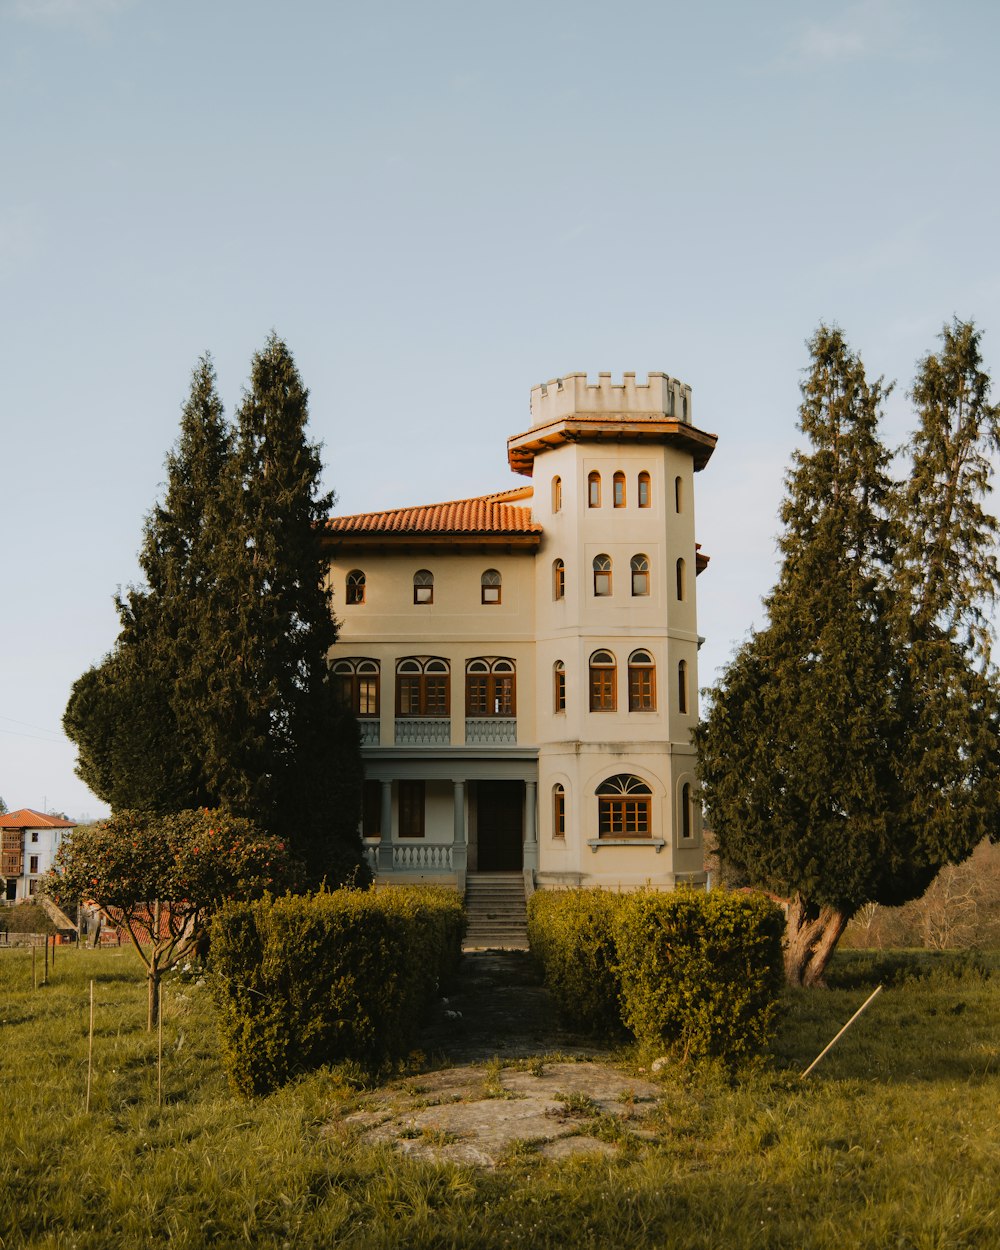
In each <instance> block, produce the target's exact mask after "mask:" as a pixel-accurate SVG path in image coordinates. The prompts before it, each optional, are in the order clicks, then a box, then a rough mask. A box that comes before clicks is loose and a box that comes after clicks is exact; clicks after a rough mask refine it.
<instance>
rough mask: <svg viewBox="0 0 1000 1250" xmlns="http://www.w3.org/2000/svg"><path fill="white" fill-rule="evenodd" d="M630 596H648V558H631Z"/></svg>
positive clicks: (641, 556) (640, 556) (639, 556)
mask: <svg viewBox="0 0 1000 1250" xmlns="http://www.w3.org/2000/svg"><path fill="white" fill-rule="evenodd" d="M632 594H633V595H648V594H649V557H648V556H644V555H641V554H640V555H637V556H633V557H632Z"/></svg>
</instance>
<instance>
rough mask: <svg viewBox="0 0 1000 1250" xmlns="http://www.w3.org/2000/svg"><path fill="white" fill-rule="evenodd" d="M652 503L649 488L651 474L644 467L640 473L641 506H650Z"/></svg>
mask: <svg viewBox="0 0 1000 1250" xmlns="http://www.w3.org/2000/svg"><path fill="white" fill-rule="evenodd" d="M649 505H650V490H649V474H648V473H647V472H646V471H645V469H643V471H642V472H641V473H640V474H639V507H640V508H648V507H649Z"/></svg>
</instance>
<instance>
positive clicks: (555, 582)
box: [552, 560, 566, 599]
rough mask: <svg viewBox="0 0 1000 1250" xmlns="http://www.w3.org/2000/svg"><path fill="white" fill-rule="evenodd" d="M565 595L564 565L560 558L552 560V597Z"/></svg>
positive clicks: (561, 597) (556, 597) (558, 597)
mask: <svg viewBox="0 0 1000 1250" xmlns="http://www.w3.org/2000/svg"><path fill="white" fill-rule="evenodd" d="M565 597H566V565H565V563H564V562H563V561H562V560H553V561H552V598H553V599H565Z"/></svg>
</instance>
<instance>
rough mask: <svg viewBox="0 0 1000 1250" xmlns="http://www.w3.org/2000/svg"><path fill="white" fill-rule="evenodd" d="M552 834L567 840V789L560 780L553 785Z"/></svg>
mask: <svg viewBox="0 0 1000 1250" xmlns="http://www.w3.org/2000/svg"><path fill="white" fill-rule="evenodd" d="M552 836H553V837H554V838H559V839H560V840H561V841H565V840H566V790H565V788H564V787H563V786H561V785H559V783H558V782H557V783H556V784H555V785H554V786H553V787H552Z"/></svg>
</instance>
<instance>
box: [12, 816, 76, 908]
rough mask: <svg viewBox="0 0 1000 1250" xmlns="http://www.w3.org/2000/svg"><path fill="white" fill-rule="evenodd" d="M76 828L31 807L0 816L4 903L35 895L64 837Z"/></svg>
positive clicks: (58, 817)
mask: <svg viewBox="0 0 1000 1250" xmlns="http://www.w3.org/2000/svg"><path fill="white" fill-rule="evenodd" d="M75 828H76V824H75V823H74V822H73V821H72V820H63V819H62V818H61V817H60V816H47V815H46V814H45V813H44V812H36V811H35V810H34V809H33V808H30V807H22V808H21V810H20V811H17V812H6V813H4V815H2V816H0V874H2V876H3V878H4V882H5V884H4V900H5V901H6V902H9V903H14V902H20V901H21V900H22V899H26V898H31V897H32V896H33V895H34V894H35V893H36V892H37V890H38V882H39V881H40V880H41V878H42V877H44V876H45V874H46V873H47V872H48V871H49V869H50V868H51V867H52V861H53V859H54V858H55V853H56V851H57V850H58V849H59V845H60V843H61V842H62V839H63V837H64V836H65V835H66V833H67V832H68V831H69V830H70V829H75Z"/></svg>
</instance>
